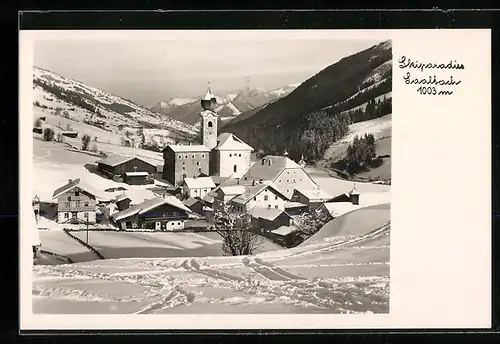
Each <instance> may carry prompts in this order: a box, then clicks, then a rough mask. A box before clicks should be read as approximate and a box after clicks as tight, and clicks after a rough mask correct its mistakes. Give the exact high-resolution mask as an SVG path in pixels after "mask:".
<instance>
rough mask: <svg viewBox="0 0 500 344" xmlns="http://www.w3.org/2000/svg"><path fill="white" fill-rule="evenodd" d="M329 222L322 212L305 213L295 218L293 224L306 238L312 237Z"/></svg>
mask: <svg viewBox="0 0 500 344" xmlns="http://www.w3.org/2000/svg"><path fill="white" fill-rule="evenodd" d="M327 222H328V217H327V216H326V215H324V214H323V213H321V212H318V211H311V212H305V213H303V214H301V215H298V216H296V217H294V219H293V224H294V226H295V227H297V228H298V229H299V230H300V231H301V232H302V233H304V234H305V235H306V236H308V237H309V236H311V235H313V234H315V233H316V232H317V231H319V230H320V229H321V227H323V226H324V225H325V224H326V223H327Z"/></svg>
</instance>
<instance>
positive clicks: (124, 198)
mask: <svg viewBox="0 0 500 344" xmlns="http://www.w3.org/2000/svg"><path fill="white" fill-rule="evenodd" d="M126 199H128V200H130V198H129V197H127V195H125V194H124V193H122V194H119V195H117V196H116V198H115V201H116V202H120V201H124V200H126Z"/></svg>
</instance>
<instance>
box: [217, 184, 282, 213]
mask: <svg viewBox="0 0 500 344" xmlns="http://www.w3.org/2000/svg"><path fill="white" fill-rule="evenodd" d="M240 186H243V192H241V193H240V194H239V195H238V196H236V197H232V198H231V199H230V202H229V203H230V206H231V208H232V210H233V211H235V212H237V213H246V214H248V213H249V212H250V211H251V210H252V209H253V208H254V207H261V208H265V209H271V208H272V209H280V210H285V203H287V202H288V201H289V200H288V198H287V197H286V196H285V195H284V194H283V193H282V192H281V191H280V190H279V189H278V188H277V187H275V186H274V185H272V184H271V183H265V182H263V183H262V184H261V183H252V184H250V185H240ZM222 189H224V188H222Z"/></svg>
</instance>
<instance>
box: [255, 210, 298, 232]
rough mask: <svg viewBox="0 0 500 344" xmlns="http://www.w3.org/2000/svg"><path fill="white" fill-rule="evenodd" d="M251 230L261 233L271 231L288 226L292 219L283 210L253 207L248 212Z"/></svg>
mask: <svg viewBox="0 0 500 344" xmlns="http://www.w3.org/2000/svg"><path fill="white" fill-rule="evenodd" d="M250 217H251V224H252V227H253V228H256V229H260V230H261V231H263V232H270V231H273V230H275V229H277V228H279V227H281V226H290V225H292V223H293V218H292V217H291V216H290V215H289V214H288V213H287V212H286V211H284V210H283V209H276V208H269V209H268V208H263V207H254V208H253V209H252V210H250Z"/></svg>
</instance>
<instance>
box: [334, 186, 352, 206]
mask: <svg viewBox="0 0 500 344" xmlns="http://www.w3.org/2000/svg"><path fill="white" fill-rule="evenodd" d="M331 201H332V202H351V203H352V204H354V205H358V204H359V192H358V190H356V186H354V187H353V188H352V190H351V191H349V192H346V193H343V194H341V195H338V196H336V197H333V198H332V199H331Z"/></svg>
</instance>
